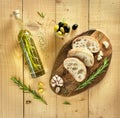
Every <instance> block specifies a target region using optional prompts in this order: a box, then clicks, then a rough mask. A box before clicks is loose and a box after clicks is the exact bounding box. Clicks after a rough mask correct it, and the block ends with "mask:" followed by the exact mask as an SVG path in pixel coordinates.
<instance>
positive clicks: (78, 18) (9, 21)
mask: <svg viewBox="0 0 120 118" xmlns="http://www.w3.org/2000/svg"><path fill="white" fill-rule="evenodd" d="M16 9H19V10H20V12H21V14H22V18H23V22H24V23H25V24H26V26H27V27H28V28H29V29H30V31H31V32H32V34H33V39H34V41H35V44H36V46H37V49H38V52H39V54H40V57H41V59H42V60H43V65H44V67H45V70H46V74H45V75H44V76H41V77H39V78H37V79H32V78H31V75H30V73H29V70H28V68H27V65H26V64H25V61H24V58H23V55H22V52H21V50H20V47H19V44H18V42H17V34H18V31H19V29H18V27H17V24H16V22H15V20H14V18H13V17H12V15H11V14H12V12H13V10H16ZM37 11H40V12H43V13H45V18H44V19H41V18H40V17H39V16H38V15H37ZM63 19H66V20H67V21H68V23H69V24H70V25H72V24H74V23H77V24H79V27H78V29H77V30H76V31H75V32H71V33H70V34H69V35H68V36H67V37H66V38H65V39H64V40H61V39H59V38H57V37H55V35H54V32H53V27H54V25H55V22H56V23H57V22H59V21H61V20H63ZM36 21H39V22H41V23H42V24H43V25H42V26H39V27H38V25H37V23H36ZM88 29H99V30H100V31H102V32H103V33H104V34H106V35H107V37H109V39H110V41H111V44H112V48H113V54H112V61H111V64H110V67H109V69H108V73H107V74H106V76H105V78H104V79H103V81H101V82H100V83H99V84H97V85H96V86H94V87H92V88H90V89H89V90H86V91H84V92H82V93H80V94H78V95H76V96H72V97H69V98H66V97H62V96H57V95H56V94H54V92H53V91H52V90H51V89H50V86H49V78H50V75H51V71H52V68H53V64H54V62H55V59H56V57H57V55H58V52H59V51H60V49H61V47H62V46H63V45H64V44H65V43H66V42H67V41H69V40H70V39H71V38H73V37H74V36H76V35H77V34H80V33H82V32H84V31H87V30H88ZM37 32H38V33H37ZM39 32H43V35H44V37H45V42H46V49H42V48H41V46H40V42H39V38H37V35H39ZM119 37H120V0H109V1H108V0H74V1H73V0H39V1H33V0H0V67H1V68H0V118H72V117H74V118H119V117H120V105H119V104H120V85H119V84H120V66H119V63H120V59H119V58H120V41H119ZM11 76H16V77H17V78H20V79H21V80H22V81H24V83H25V84H29V85H30V86H31V87H32V88H33V89H35V90H38V82H40V81H41V82H43V83H44V84H45V91H44V93H43V96H44V97H45V99H46V101H47V103H48V105H44V104H43V103H41V102H39V101H37V100H35V99H33V96H32V95H30V94H29V93H24V92H23V91H21V90H20V89H19V88H18V87H17V86H16V85H15V84H14V83H13V82H12V81H11V80H10V77H11ZM28 100H29V101H31V103H30V104H27V101H28ZM64 101H69V102H70V103H71V105H65V104H63V102H64Z"/></svg>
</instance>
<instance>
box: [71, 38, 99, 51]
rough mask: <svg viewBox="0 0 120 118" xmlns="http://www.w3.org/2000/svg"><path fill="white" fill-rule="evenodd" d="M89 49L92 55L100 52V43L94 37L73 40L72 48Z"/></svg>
mask: <svg viewBox="0 0 120 118" xmlns="http://www.w3.org/2000/svg"><path fill="white" fill-rule="evenodd" d="M80 47H83V48H88V49H89V50H90V51H91V52H92V53H97V52H99V50H100V45H99V42H98V41H97V40H96V39H95V38H94V37H92V36H80V37H77V38H75V39H74V40H73V42H72V48H80Z"/></svg>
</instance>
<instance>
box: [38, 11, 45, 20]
mask: <svg viewBox="0 0 120 118" xmlns="http://www.w3.org/2000/svg"><path fill="white" fill-rule="evenodd" d="M37 14H38V15H39V16H40V17H41V18H45V14H44V13H43V12H41V13H40V12H39V11H38V12H37Z"/></svg>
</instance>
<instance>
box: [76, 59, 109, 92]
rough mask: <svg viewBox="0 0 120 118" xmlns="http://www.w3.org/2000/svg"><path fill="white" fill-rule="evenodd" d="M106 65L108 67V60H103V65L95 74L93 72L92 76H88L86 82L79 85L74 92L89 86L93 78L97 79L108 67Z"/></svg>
mask: <svg viewBox="0 0 120 118" xmlns="http://www.w3.org/2000/svg"><path fill="white" fill-rule="evenodd" d="M108 65H109V59H108V58H105V59H104V61H103V64H102V65H101V66H100V67H99V68H98V69H97V70H96V71H95V72H93V73H92V75H90V77H89V78H88V79H87V80H86V81H84V82H83V83H80V85H79V86H78V87H77V89H76V90H80V89H83V88H85V87H86V86H88V85H89V84H91V83H92V81H93V80H94V79H95V78H97V77H98V76H99V75H100V74H102V73H104V72H105V69H106V68H107V67H108Z"/></svg>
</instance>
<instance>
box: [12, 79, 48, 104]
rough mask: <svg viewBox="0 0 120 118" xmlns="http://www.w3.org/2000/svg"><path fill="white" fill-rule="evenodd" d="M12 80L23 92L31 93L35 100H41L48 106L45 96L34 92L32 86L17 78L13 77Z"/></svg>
mask: <svg viewBox="0 0 120 118" xmlns="http://www.w3.org/2000/svg"><path fill="white" fill-rule="evenodd" d="M11 80H12V81H13V82H14V83H15V84H16V85H17V86H18V87H19V88H20V89H21V90H23V91H25V92H28V93H31V94H32V95H33V96H34V99H37V100H40V101H41V102H43V103H44V104H46V105H47V102H46V101H45V100H44V98H43V96H40V95H39V94H38V93H37V92H36V91H35V90H32V89H31V87H30V86H27V85H25V84H24V83H22V82H21V80H18V79H16V77H11Z"/></svg>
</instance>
